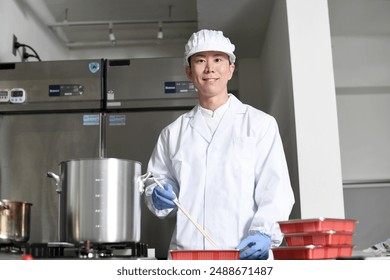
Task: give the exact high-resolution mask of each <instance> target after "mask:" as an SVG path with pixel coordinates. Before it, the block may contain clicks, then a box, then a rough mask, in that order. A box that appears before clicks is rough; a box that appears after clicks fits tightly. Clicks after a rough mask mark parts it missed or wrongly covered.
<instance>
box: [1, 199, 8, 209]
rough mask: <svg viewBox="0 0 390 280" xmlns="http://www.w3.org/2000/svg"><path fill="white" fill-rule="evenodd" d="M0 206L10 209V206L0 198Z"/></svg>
mask: <svg viewBox="0 0 390 280" xmlns="http://www.w3.org/2000/svg"><path fill="white" fill-rule="evenodd" d="M0 208H3V209H9V206H8V205H7V204H5V203H4V202H3V201H2V200H0Z"/></svg>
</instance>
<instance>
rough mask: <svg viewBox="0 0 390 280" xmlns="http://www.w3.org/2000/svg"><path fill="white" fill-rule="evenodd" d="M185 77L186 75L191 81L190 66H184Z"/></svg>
mask: <svg viewBox="0 0 390 280" xmlns="http://www.w3.org/2000/svg"><path fill="white" fill-rule="evenodd" d="M186 75H187V78H188V79H189V80H191V81H192V72H191V67H190V66H186Z"/></svg>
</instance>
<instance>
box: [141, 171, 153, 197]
mask: <svg viewBox="0 0 390 280" xmlns="http://www.w3.org/2000/svg"><path fill="white" fill-rule="evenodd" d="M152 175H153V174H152V172H148V173H145V174H144V175H141V176H139V177H138V179H137V183H138V191H139V192H140V193H141V194H143V193H144V188H145V181H146V180H147V179H149V177H152Z"/></svg>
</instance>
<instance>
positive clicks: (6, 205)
mask: <svg viewBox="0 0 390 280" xmlns="http://www.w3.org/2000/svg"><path fill="white" fill-rule="evenodd" d="M31 206H32V204H31V203H28V202H21V201H12V200H8V199H1V200H0V243H15V242H27V241H28V239H29V238H30V213H31Z"/></svg>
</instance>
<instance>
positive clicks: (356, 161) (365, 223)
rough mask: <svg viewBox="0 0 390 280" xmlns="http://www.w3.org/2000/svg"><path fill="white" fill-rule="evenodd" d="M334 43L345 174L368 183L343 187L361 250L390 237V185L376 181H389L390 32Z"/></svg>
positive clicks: (339, 39)
mask: <svg viewBox="0 0 390 280" xmlns="http://www.w3.org/2000/svg"><path fill="white" fill-rule="evenodd" d="M373 5H374V3H373ZM388 6H390V3H389V5H388ZM346 16H347V15H346ZM389 24H390V18H389ZM332 45H333V54H334V56H333V60H334V70H335V81H336V90H337V109H338V116H339V119H338V120H339V128H340V147H341V160H342V176H343V180H344V182H345V183H348V182H350V183H351V182H359V181H360V182H363V181H365V182H366V183H364V184H348V185H347V184H346V185H345V186H344V199H345V215H346V217H347V218H352V219H357V220H358V221H359V223H358V224H357V226H356V231H355V232H356V234H355V236H354V244H356V249H357V250H362V249H365V248H368V247H370V246H372V245H374V244H377V243H379V242H381V241H384V240H386V239H387V238H389V237H390V219H389V218H388V215H389V213H390V204H389V203H388V201H389V198H390V184H389V183H385V184H383V183H381V184H378V183H375V181H378V180H380V181H386V180H387V181H388V182H389V181H390V144H389V143H390V125H389V123H390V122H389V120H390V109H389V108H390V56H389V54H388V53H389V51H388V50H389V49H390V36H361V35H360V36H356V35H355V36H353V35H349V36H333V37H332ZM370 182H373V183H370Z"/></svg>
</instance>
